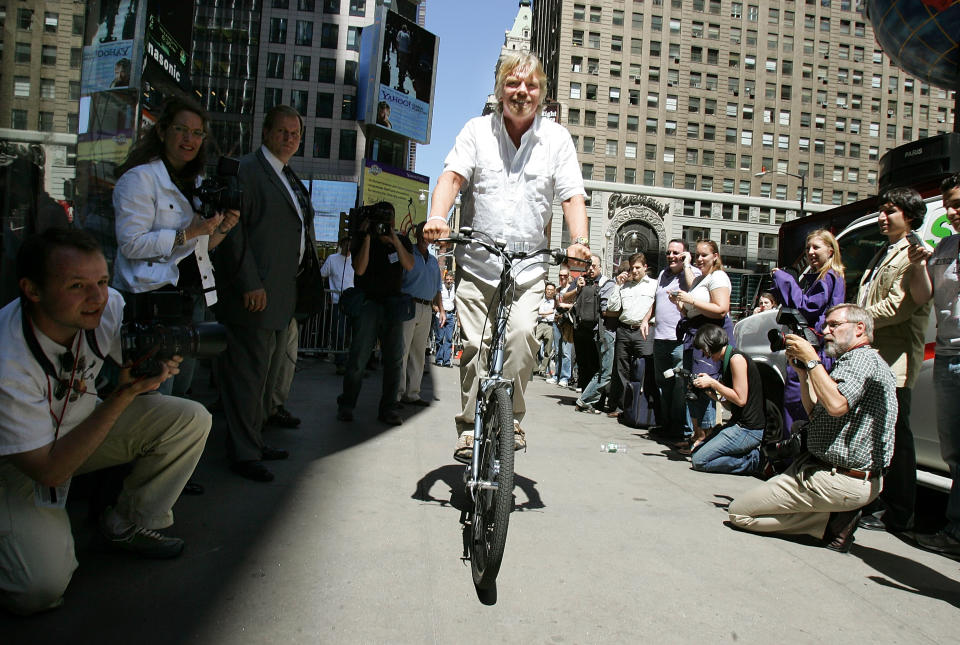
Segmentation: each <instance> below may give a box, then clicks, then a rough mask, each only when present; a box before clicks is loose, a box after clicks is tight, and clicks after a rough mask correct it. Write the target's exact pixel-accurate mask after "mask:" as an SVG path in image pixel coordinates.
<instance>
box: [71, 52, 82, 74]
mask: <svg viewBox="0 0 960 645" xmlns="http://www.w3.org/2000/svg"><path fill="white" fill-rule="evenodd" d="M82 60H83V54H82V50H81V49H80V48H79V47H71V48H70V68H71V69H79V68H80V62H81V61H82Z"/></svg>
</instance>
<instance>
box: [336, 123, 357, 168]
mask: <svg viewBox="0 0 960 645" xmlns="http://www.w3.org/2000/svg"><path fill="white" fill-rule="evenodd" d="M356 158H357V131H356V130H341V131H340V159H341V160H343V161H353V160H354V159H356Z"/></svg>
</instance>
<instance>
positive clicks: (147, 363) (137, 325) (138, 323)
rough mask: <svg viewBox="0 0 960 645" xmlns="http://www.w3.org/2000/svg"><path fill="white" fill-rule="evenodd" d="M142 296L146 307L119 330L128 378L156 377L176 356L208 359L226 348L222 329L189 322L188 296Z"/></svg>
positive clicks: (159, 293)
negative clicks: (129, 376) (166, 363)
mask: <svg viewBox="0 0 960 645" xmlns="http://www.w3.org/2000/svg"><path fill="white" fill-rule="evenodd" d="M145 295H147V302H148V303H149V304H148V306H147V307H145V308H142V309H144V310H143V311H138V312H136V314H135V316H134V320H132V321H130V322H127V323H124V325H123V327H122V328H121V330H120V345H121V348H122V350H123V364H124V365H129V366H130V374H131V376H134V377H136V378H140V377H151V376H156V375H158V374H160V373H161V372H163V363H164V362H165V361H168V360H170V359H171V358H173V357H174V356H176V355H180V356H183V357H184V358H211V357H213V356H216V355H217V354H219V353H220V352H222V351H223V350H224V349H226V348H227V331H226V327H224V326H223V325H221V324H220V323H215V322H204V323H193V322H190V318H189V313H188V312H189V309H187V308H186V307H187V304H186V303H188V302H192V300H191V299H190V298H189V296H185V295H184V294H182V293H180V292H172V291H159V292H154V293H151V294H145ZM190 306H192V305H190Z"/></svg>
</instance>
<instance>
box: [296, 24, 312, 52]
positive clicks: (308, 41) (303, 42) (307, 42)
mask: <svg viewBox="0 0 960 645" xmlns="http://www.w3.org/2000/svg"><path fill="white" fill-rule="evenodd" d="M296 44H297V45H300V46H303V47H309V46H311V45H312V44H313V22H312V21H310V20H298V21H297V38H296Z"/></svg>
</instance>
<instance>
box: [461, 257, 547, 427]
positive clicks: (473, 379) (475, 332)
mask: <svg viewBox="0 0 960 645" xmlns="http://www.w3.org/2000/svg"><path fill="white" fill-rule="evenodd" d="M543 291H544V282H543V280H537V281H536V282H533V283H531V284H529V285H527V286H526V287H525V288H523V287H519V286H518V287H517V288H516V290H515V292H514V294H513V302H512V303H511V307H512V308H511V310H510V319H509V320H508V321H507V336H506V343H505V350H506V361H505V362H504V365H503V377H504V378H508V379H513V416H514V418H515V419H516V420H517V421H521V420H523V415H524V412H526V409H527V408H526V405H525V404H524V401H523V392H524V390H525V389H526V387H527V382H528V381H529V380H530V373H531V372H532V371H533V366H534V363H535V362H536V360H537V349H538V343H537V338H536V335H535V333H534V332H535V330H536V327H537V316H538V310H539V308H540V301H541V300H543ZM498 301H499V294H498V292H497V287H495V286H491V285H488V284H487V283H485V282H482V281H480V280H477V279H475V278H473V276H470V275H464V276H463V278H462V279H460V280H458V282H457V316H458V317H459V319H460V340H461V342H462V343H463V355H462V356H461V357H460V388H461V389H460V402H461V409H462V411H461V413H460V414H458V415H457V417H456V423H457V434H458V435H459V434H460V433H461V432H464V431H466V430H467V429H472V428H473V418H474V413H475V412H476V405H477V386H478V384H479V375H480V374H481V373H483V372H485V371H486V368H487V365H486V361H487V357H488V351H489V349H490V336H491V330H490V327H491V325H493V324H494V323H495V322H496V321H495V316H496V313H497V304H498ZM488 312H489V318H490V319H489V320H488V319H487V318H488V316H487V314H488ZM481 335H482V336H483V347H481V346H480V338H481Z"/></svg>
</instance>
